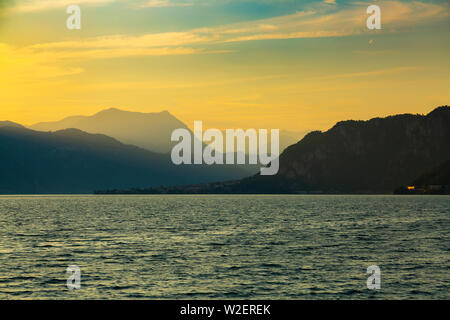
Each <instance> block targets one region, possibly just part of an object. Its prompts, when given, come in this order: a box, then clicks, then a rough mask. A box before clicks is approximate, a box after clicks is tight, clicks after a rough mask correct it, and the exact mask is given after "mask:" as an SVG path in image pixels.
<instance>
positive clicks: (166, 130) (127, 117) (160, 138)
mask: <svg viewBox="0 0 450 320" xmlns="http://www.w3.org/2000/svg"><path fill="white" fill-rule="evenodd" d="M72 128H74V129H79V130H82V131H85V132H88V133H99V134H105V135H107V136H110V137H112V138H115V139H117V140H119V141H120V142H123V143H126V144H132V145H135V146H138V147H141V148H145V149H147V150H150V151H154V152H159V153H169V152H170V150H172V147H173V145H174V144H173V143H172V142H171V141H170V136H171V134H172V132H173V131H174V130H175V129H179V128H187V126H186V125H185V124H184V123H183V122H181V121H180V120H178V119H177V118H175V117H174V116H173V115H171V114H170V113H169V112H168V111H162V112H158V113H141V112H129V111H123V110H119V109H116V108H111V109H107V110H103V111H100V112H98V113H96V114H94V115H92V116H73V117H68V118H65V119H63V120H61V121H56V122H41V123H37V124H35V125H32V126H30V129H33V130H38V131H58V130H64V129H72Z"/></svg>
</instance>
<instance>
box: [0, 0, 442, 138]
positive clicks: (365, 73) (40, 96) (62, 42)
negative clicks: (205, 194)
mask: <svg viewBox="0 0 450 320" xmlns="http://www.w3.org/2000/svg"><path fill="white" fill-rule="evenodd" d="M74 2H75V3H78V4H80V7H81V10H82V27H81V30H68V29H67V28H66V19H67V18H68V16H69V15H68V14H67V13H66V7H67V6H68V5H70V4H72V3H73V2H72V1H71V0H39V1H37V0H28V1H27V0H23V1H20V0H19V1H13V0H11V1H5V2H2V4H1V5H0V120H11V121H15V122H19V123H22V124H25V125H30V124H33V123H36V122H40V121H53V120H60V119H62V118H63V117H66V116H70V115H89V114H93V113H96V112H98V111H100V110H102V109H105V108H110V107H116V108H120V109H124V110H130V111H140V112H158V111H162V110H168V111H170V112H171V113H172V114H173V115H175V116H176V117H177V118H179V119H180V120H182V121H183V122H185V123H186V124H188V125H189V126H192V123H193V121H194V120H202V121H203V123H204V126H205V127H216V128H233V127H243V128H280V129H285V130H290V131H302V130H307V129H321V130H324V129H327V128H329V127H330V126H332V125H333V124H334V123H335V122H337V121H340V120H345V119H368V118H371V117H375V116H385V115H389V114H396V113H406V112H408V113H427V112H429V111H431V110H432V109H433V108H434V107H437V106H439V105H444V104H450V93H449V88H450V72H449V71H450V59H449V49H450V32H449V30H450V29H449V26H450V18H449V16H450V15H449V12H450V11H449V4H448V1H445V0H443V1H377V0H374V1H344V0H342V1H339V0H336V1H333V0H326V1H298V0H245V1H244V0H191V1H190V0H184V1H181V0H179V1H176V0H122V1H115V0H77V1H74ZM371 4H377V5H379V6H380V8H381V16H382V29H381V30H369V29H367V28H366V19H367V17H368V16H369V15H368V14H367V13H366V9H367V7H368V5H371Z"/></svg>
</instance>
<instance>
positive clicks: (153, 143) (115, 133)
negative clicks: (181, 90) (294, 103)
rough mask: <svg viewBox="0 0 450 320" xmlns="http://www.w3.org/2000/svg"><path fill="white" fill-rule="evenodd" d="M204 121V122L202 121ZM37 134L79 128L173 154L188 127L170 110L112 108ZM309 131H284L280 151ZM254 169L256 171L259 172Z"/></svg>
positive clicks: (41, 127)
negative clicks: (179, 132) (177, 135)
mask: <svg viewBox="0 0 450 320" xmlns="http://www.w3.org/2000/svg"><path fill="white" fill-rule="evenodd" d="M199 120H201V119H199ZM29 128H30V129H33V130H37V131H58V130H64V129H73V128H74V129H79V130H82V131H85V132H88V133H99V134H105V135H107V136H110V137H112V138H115V139H117V140H119V141H120V142H123V143H126V144H132V145H135V146H138V147H141V148H144V149H147V150H150V151H154V152H159V153H169V152H170V151H171V150H172V148H173V146H174V145H176V144H177V142H171V139H170V138H171V135H172V132H173V131H174V130H175V129H187V128H188V126H187V125H186V124H185V123H183V122H182V121H180V120H178V119H177V118H176V117H174V116H173V115H172V114H170V113H169V112H168V111H162V112H157V113H141V112H130V111H124V110H119V109H116V108H110V109H106V110H103V111H100V112H98V113H96V114H94V115H92V116H72V117H68V118H65V119H63V120H61V121H55V122H40V123H37V124H34V125H31V126H30V127H29ZM306 133H307V131H300V132H289V131H285V130H281V131H280V151H282V150H284V149H285V148H286V147H288V146H290V145H291V144H293V143H296V142H297V141H299V140H300V139H301V138H303V136H304V135H305V134H306ZM256 171H257V169H256V170H254V172H256Z"/></svg>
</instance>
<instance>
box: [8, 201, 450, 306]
mask: <svg viewBox="0 0 450 320" xmlns="http://www.w3.org/2000/svg"><path fill="white" fill-rule="evenodd" d="M0 223H1V229H0V265H1V268H0V299H36V298H38V299H113V298H116V299H140V298H145V299H209V298H212V299H214V298H216V299H438V298H441V299H450V290H449V288H450V272H449V270H450V252H449V250H450V196H303V195H299V196H297V195H292V196H222V195H220V196H215V195H213V196H194V195H192V196H191V195H186V196H0ZM69 265H77V266H79V267H80V269H81V288H80V289H78V290H68V289H67V286H66V281H67V276H68V275H67V274H66V269H67V267H68V266H69ZM370 265H377V266H379V267H380V268H381V289H380V290H378V291H373V290H368V289H367V286H366V281H367V277H368V276H369V275H367V274H366V271H367V267H368V266H370Z"/></svg>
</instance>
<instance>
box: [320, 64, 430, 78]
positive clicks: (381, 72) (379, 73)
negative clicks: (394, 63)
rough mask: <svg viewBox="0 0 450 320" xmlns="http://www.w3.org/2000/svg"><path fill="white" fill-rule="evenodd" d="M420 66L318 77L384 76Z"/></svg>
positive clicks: (414, 69) (418, 68)
mask: <svg viewBox="0 0 450 320" xmlns="http://www.w3.org/2000/svg"><path fill="white" fill-rule="evenodd" d="M421 69H422V68H420V67H413V66H410V67H394V68H387V69H379V70H372V71H364V72H352V73H343V74H333V75H329V76H323V77H317V78H316V79H319V80H328V79H344V78H361V77H372V76H383V75H392V74H398V73H404V72H410V71H417V70H421Z"/></svg>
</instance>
